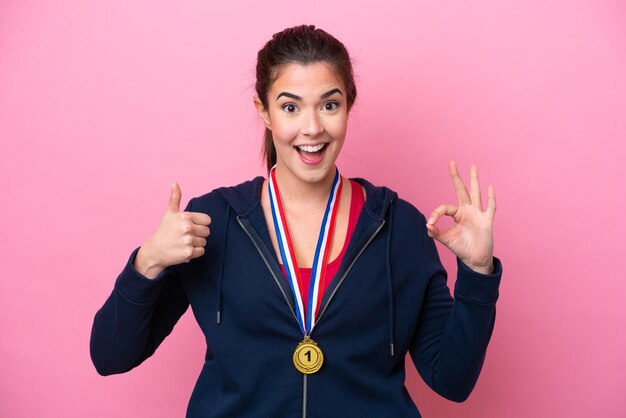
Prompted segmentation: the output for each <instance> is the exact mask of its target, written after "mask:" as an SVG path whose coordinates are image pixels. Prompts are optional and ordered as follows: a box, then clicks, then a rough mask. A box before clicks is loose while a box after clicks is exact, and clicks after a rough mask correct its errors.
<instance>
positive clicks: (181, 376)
mask: <svg viewBox="0 0 626 418" xmlns="http://www.w3.org/2000/svg"><path fill="white" fill-rule="evenodd" d="M381 4H382V3H381V2H372V3H371V4H370V5H368V4H367V3H364V2H362V1H359V2H357V1H347V2H331V1H326V0H323V1H316V2H303V1H262V2H261V1H258V2H256V1H255V2H252V1H251V2H247V3H245V4H240V3H239V2H209V1H197V0H194V1H184V2H174V1H164V0H159V1H155V0H150V1H147V0H142V1H119V0H114V1H109V2H86V1H78V0H58V1H54V2H50V1H44V0H39V1H37V0H0V139H1V141H0V176H1V177H0V179H1V183H0V190H1V191H2V192H1V195H2V204H1V205H0V211H1V216H0V223H1V225H0V227H1V228H0V231H1V234H2V240H1V241H0V261H1V270H0V271H1V272H2V273H1V276H0V329H1V332H2V333H1V335H0V416H2V417H11V418H13V417H29V418H30V417H65V418H72V417H93V418H98V417H110V416H115V417H175V416H183V415H184V411H185V409H186V406H187V401H188V399H189V396H190V394H191V391H192V387H193V385H194V383H195V380H196V378H197V375H198V373H199V371H200V367H201V365H202V361H203V355H204V346H203V344H204V341H203V337H202V335H201V333H200V332H199V329H198V327H197V325H196V324H195V322H194V321H193V318H192V316H191V314H190V313H189V312H188V313H187V314H186V315H185V316H184V317H183V319H182V320H181V322H180V323H179V324H178V326H177V327H176V329H175V330H174V332H173V334H172V335H171V336H170V337H169V338H168V339H167V340H166V341H165V342H164V344H163V345H162V346H161V348H160V349H159V350H158V351H157V353H156V355H155V356H154V357H152V358H151V359H149V360H148V361H146V362H145V363H144V364H143V365H142V366H141V367H139V368H137V369H135V370H133V371H132V372H130V373H127V374H124V375H118V376H112V377H107V378H104V377H100V376H99V375H97V373H96V371H95V369H94V368H93V366H92V364H91V361H90V359H89V350H88V342H89V334H90V327H91V323H92V319H93V315H94V314H95V312H96V310H97V309H98V308H99V307H100V306H101V304H102V303H103V302H104V300H105V298H106V297H107V296H108V294H109V292H110V290H111V289H112V286H113V282H114V279H115V277H116V276H117V274H118V273H119V271H120V270H121V268H122V267H123V265H124V263H125V262H126V260H127V257H128V255H129V254H130V252H131V251H132V250H133V249H134V248H135V247H137V246H139V245H141V243H142V241H143V240H144V239H146V238H147V237H148V236H149V234H150V233H151V231H152V230H153V229H154V228H155V227H156V225H157V223H158V221H159V219H160V216H161V213H162V212H163V210H164V209H165V206H166V204H167V199H168V196H169V183H170V181H172V180H176V181H178V182H179V183H180V185H181V187H182V191H183V199H184V200H185V201H186V200H187V199H188V198H190V197H192V196H196V195H200V194H203V193H205V192H207V191H209V190H211V189H213V188H215V187H218V186H223V185H230V184H235V183H239V182H241V181H243V180H246V179H249V178H251V177H253V176H255V175H258V174H263V165H262V162H261V160H260V157H259V149H260V144H261V133H262V130H261V128H262V125H261V123H260V122H259V120H258V117H257V116H256V115H255V113H254V110H253V106H252V96H253V90H252V88H251V87H252V85H253V83H254V64H255V58H256V52H257V51H258V49H259V48H260V47H262V45H263V43H264V42H265V41H266V40H267V39H269V37H270V36H271V35H272V34H273V33H274V32H276V31H279V30H281V29H283V28H284V27H287V26H292V25H295V24H300V23H314V24H316V25H318V26H320V27H322V28H325V29H326V30H328V31H329V32H331V33H332V34H334V35H335V36H337V37H338V38H339V39H340V40H342V41H343V42H344V43H345V44H346V45H347V47H348V48H349V50H350V51H351V53H352V55H353V58H354V61H355V68H356V72H357V74H358V88H359V97H358V99H357V103H356V105H355V107H354V109H353V112H352V115H351V120H350V129H349V133H348V138H347V143H346V146H345V148H344V150H343V153H342V156H341V157H340V161H339V166H340V168H341V170H342V173H344V174H346V175H348V176H362V177H366V178H368V179H369V180H370V181H372V182H374V183H377V184H384V185H387V186H389V187H391V188H393V189H395V190H397V191H398V192H399V193H400V195H401V196H402V197H404V198H405V199H407V200H409V201H410V202H412V203H413V204H414V205H416V206H417V207H418V208H419V209H420V210H422V211H423V212H425V213H429V212H430V211H431V210H432V209H434V208H435V207H436V206H437V205H438V204H439V203H444V202H454V194H453V191H452V187H451V186H450V184H449V179H448V177H447V162H448V160H450V159H456V160H457V161H458V163H459V165H460V167H461V169H462V170H463V174H464V176H465V177H466V178H467V173H468V171H469V164H470V163H472V162H476V163H478V165H479V168H480V170H481V179H482V181H483V183H484V185H485V186H486V184H488V183H491V184H494V186H495V189H496V194H497V198H498V213H497V215H496V254H497V255H498V256H499V257H500V258H501V259H502V260H503V263H504V269H505V274H504V278H503V282H502V287H501V297H500V301H499V304H498V315H497V321H496V327H495V331H494V334H493V338H492V342H491V344H490V346H489V350H488V354H487V359H486V363H485V367H484V369H483V373H482V375H481V378H480V380H479V382H478V385H477V386H476V389H475V390H474V392H473V394H472V395H471V396H470V398H469V400H468V401H467V402H466V403H464V404H454V403H452V402H449V401H446V400H444V399H441V398H439V397H437V396H436V395H435V394H433V393H432V392H431V391H430V390H429V389H428V388H427V387H425V385H424V384H423V383H422V381H421V379H420V378H419V376H418V375H417V373H416V372H415V370H414V369H413V367H412V365H410V366H409V367H408V370H409V371H408V377H407V386H408V387H409V389H410V392H411V394H412V396H413V398H414V399H415V401H416V403H417V404H418V406H419V408H420V410H421V411H422V413H423V415H424V416H425V417H468V418H478V417H481V418H485V417H487V418H490V417H508V418H516V417H589V416H594V417H615V418H617V417H624V416H626V397H625V396H624V388H625V387H626V373H625V372H626V356H625V355H624V353H626V310H625V307H624V305H623V301H624V297H623V294H624V292H625V291H626V284H625V283H624V279H625V277H624V273H623V270H624V268H623V266H622V264H621V262H622V261H623V260H622V258H624V244H623V242H624V240H623V236H624V232H625V231H626V216H624V214H623V213H622V212H623V210H624V207H625V204H626V192H625V190H626V188H625V187H624V184H625V180H626V176H625V175H624V168H623V164H624V159H625V157H626V147H625V143H626V122H625V120H626V6H625V5H624V2H623V1H610V0H597V1H581V0H569V1H565V0H556V1H537V0H531V1H526V2H520V1H510V0H505V1H495V0H494V1H475V2H467V1H448V2H440V1H432V0H429V1H420V2H406V3H405V2H400V1H387V2H385V4H386V6H385V7H382V6H381ZM440 252H441V254H442V257H443V259H444V262H445V264H446V266H447V267H448V268H449V270H450V271H451V273H452V276H454V271H455V265H454V260H453V259H452V258H451V257H450V255H449V253H448V252H447V251H446V250H445V249H444V248H441V247H440ZM450 283H451V284H453V280H451V282H450Z"/></svg>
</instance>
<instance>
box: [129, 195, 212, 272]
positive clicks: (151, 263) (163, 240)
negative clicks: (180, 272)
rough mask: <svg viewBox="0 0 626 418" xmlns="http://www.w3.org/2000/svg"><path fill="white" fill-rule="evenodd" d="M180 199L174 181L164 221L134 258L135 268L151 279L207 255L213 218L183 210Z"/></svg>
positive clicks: (162, 219)
mask: <svg viewBox="0 0 626 418" xmlns="http://www.w3.org/2000/svg"><path fill="white" fill-rule="evenodd" d="M180 199H181V192H180V187H178V184H177V183H172V193H171V195H170V201H169V203H168V205H167V209H166V210H165V214H163V217H162V218H161V223H160V224H159V226H158V228H157V230H156V231H155V232H154V234H153V235H152V236H151V237H150V238H149V239H148V240H147V241H146V242H145V243H144V244H143V245H142V246H141V248H140V249H139V251H138V252H137V256H136V257H135V263H134V267H135V269H136V270H137V272H139V273H140V274H142V275H143V276H145V277H147V278H149V279H154V278H155V277H157V276H158V275H159V273H161V272H162V271H163V270H164V269H165V268H167V267H169V266H173V265H176V264H180V263H185V262H188V261H189V260H191V259H194V258H198V257H200V256H202V255H204V246H205V245H206V237H208V236H209V224H210V223H211V218H210V217H209V215H207V214H205V213H199V212H181V211H180Z"/></svg>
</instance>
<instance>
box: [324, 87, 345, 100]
mask: <svg viewBox="0 0 626 418" xmlns="http://www.w3.org/2000/svg"><path fill="white" fill-rule="evenodd" d="M335 93H339V94H341V95H342V96H343V93H342V92H341V90H339V89H332V90H329V91H327V92H326V93H324V94H322V95H321V96H320V99H325V98H327V97H330V96H332V95H333V94H335Z"/></svg>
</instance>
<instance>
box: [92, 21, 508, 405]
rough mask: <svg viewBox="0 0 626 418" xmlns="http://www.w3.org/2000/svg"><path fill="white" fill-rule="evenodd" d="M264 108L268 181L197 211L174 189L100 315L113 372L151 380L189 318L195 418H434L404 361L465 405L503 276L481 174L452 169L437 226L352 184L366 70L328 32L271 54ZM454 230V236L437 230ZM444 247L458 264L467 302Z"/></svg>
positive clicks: (292, 38) (298, 33) (103, 355)
mask: <svg viewBox="0 0 626 418" xmlns="http://www.w3.org/2000/svg"><path fill="white" fill-rule="evenodd" d="M256 93H257V97H256V98H255V100H254V104H255V106H256V108H257V110H258V112H259V115H260V116H261V118H262V120H263V122H264V123H265V127H266V133H265V155H266V158H267V164H268V170H269V175H268V179H264V178H262V177H258V178H255V179H253V180H252V181H249V182H246V183H243V184H240V185H238V186H235V187H229V188H221V189H218V190H215V191H213V192H211V193H208V194H206V195H204V196H201V197H198V198H194V199H192V200H191V201H190V202H189V204H188V206H187V209H186V210H185V211H183V212H180V211H179V205H180V196H181V194H180V189H179V188H178V185H176V184H173V185H172V195H171V198H170V202H169V206H168V208H167V210H166V213H165V215H164V216H163V219H162V221H161V224H160V225H159V227H158V228H157V230H156V232H155V233H154V235H153V236H152V237H150V238H149V239H148V240H147V241H146V242H145V243H144V244H143V245H142V246H141V247H140V248H139V249H138V250H135V252H133V254H132V255H131V257H130V260H129V262H128V264H127V265H126V267H125V268H124V270H123V271H122V273H121V274H120V276H119V277H118V279H117V281H116V283H115V287H114V290H113V293H112V294H111V296H110V297H109V299H108V300H107V302H106V303H105V305H104V306H103V307H102V308H101V309H100V311H99V312H98V313H97V314H96V318H95V322H94V326H93V332H92V339H91V354H92V358H93V361H94V364H95V365H96V368H97V370H98V372H99V373H101V374H103V375H106V374H113V373H122V372H125V371H128V370H130V369H132V368H133V367H135V366H137V365H139V364H140V363H141V362H142V361H143V360H145V359H146V358H148V357H149V356H150V355H152V354H153V353H154V351H155V350H156V348H157V347H158V345H159V344H160V343H161V342H162V341H163V339H164V338H165V337H166V336H167V335H168V334H169V333H170V331H171V330H172V328H173V326H174V324H175V323H176V321H177V320H178V319H179V318H180V316H181V315H182V314H183V313H184V312H185V310H186V309H187V307H188V306H189V305H191V307H192V309H193V312H194V315H195V317H196V319H197V321H198V323H199V325H200V327H201V329H202V331H203V332H204V335H205V337H206V341H207V352H206V356H205V363H204V367H203V369H202V372H201V374H200V377H199V379H198V382H197V384H196V386H195V389H194V392H193V394H192V396H191V400H190V402H189V407H188V411H187V415H188V416H189V417H223V416H233V417H247V416H250V417H294V416H309V417H419V416H420V415H419V412H418V411H417V408H416V407H415V405H414V404H413V402H412V400H411V398H410V397H409V395H408V393H407V391H406V388H405V386H404V378H405V370H404V360H405V355H406V353H407V352H408V353H410V355H411V356H412V358H413V361H414V363H415V365H416V367H417V368H418V370H419V372H420V374H421V376H422V377H423V378H424V380H425V381H426V383H428V385H429V386H430V387H432V388H433V389H434V390H435V391H437V392H438V393H440V394H441V395H443V396H445V397H447V398H449V399H452V400H455V401H462V400H464V399H465V398H466V397H467V396H468V395H469V393H470V391H471V390H472V388H473V386H474V384H475V382H476V379H477V378H478V375H479V372H480V369H481V366H482V362H483V359H484V356H485V350H486V347H487V344H488V341H489V338H490V336H491V332H492V329H493V324H494V318H495V302H496V299H497V296H498V285H499V280H500V275H501V271H502V270H501V266H500V263H499V261H498V260H497V259H496V258H494V257H493V255H492V252H493V238H492V224H493V216H494V212H495V197H494V193H493V190H492V189H491V188H489V193H488V195H489V203H488V206H487V209H486V210H483V209H482V207H481V203H480V190H479V183H478V173H477V170H476V167H474V166H473V167H472V172H471V188H470V193H468V192H467V190H466V188H465V186H464V184H463V182H462V181H461V179H460V177H459V175H458V172H457V169H456V166H455V165H454V163H451V165H450V174H451V178H452V181H453V184H454V187H455V190H456V193H457V196H458V200H459V206H458V207H455V206H451V205H442V206H440V207H439V208H437V209H436V210H435V211H434V212H433V214H432V216H431V217H430V219H429V220H428V222H427V221H426V219H425V218H424V217H423V216H422V215H421V214H420V213H419V212H418V211H417V210H416V209H415V208H414V207H413V206H412V205H410V204H409V203H407V202H405V201H403V200H402V199H399V198H398V197H397V195H396V193H394V192H392V191H391V190H389V189H387V188H384V187H375V186H373V185H372V184H370V183H368V182H367V181H365V180H362V179H358V180H348V179H345V178H342V177H341V176H340V175H339V172H338V170H337V168H336V167H335V161H336V159H337V156H338V155H339V152H340V151H341V147H342V145H343V142H344V139H345V136H346V128H347V121H348V114H349V111H350V108H351V106H352V104H353V103H354V100H355V98H356V87H355V84H354V78H353V74H352V66H351V64H350V59H349V56H348V53H347V51H346V49H345V47H344V46H343V44H341V43H340V42H339V41H337V40H336V39H335V38H333V37H332V36H330V35H329V34H327V33H326V32H324V31H322V30H320V29H315V28H314V27H313V26H300V27H295V28H290V29H286V30H284V31H282V32H280V33H277V34H275V35H274V36H273V38H272V40H270V41H269V42H268V43H267V44H266V45H265V47H264V48H263V49H262V50H261V51H259V54H258V60H257V83H256ZM441 216H452V217H453V218H454V220H455V224H454V226H453V227H452V228H450V229H449V230H447V231H440V230H439V229H438V228H437V226H436V224H437V221H438V219H439V218H440V217H441ZM209 224H210V230H209ZM320 225H321V227H320ZM430 237H434V238H436V239H438V240H440V241H441V242H442V243H444V244H445V245H446V246H447V247H448V248H450V249H451V250H452V251H453V252H454V254H456V256H457V257H458V278H457V282H456V286H455V298H454V301H453V299H452V297H451V296H450V292H449V290H448V287H447V286H446V273H445V271H444V269H443V267H442V266H441V263H440V261H439V258H438V255H437V251H436V249H435V245H434V242H433V240H432V239H431V238H430Z"/></svg>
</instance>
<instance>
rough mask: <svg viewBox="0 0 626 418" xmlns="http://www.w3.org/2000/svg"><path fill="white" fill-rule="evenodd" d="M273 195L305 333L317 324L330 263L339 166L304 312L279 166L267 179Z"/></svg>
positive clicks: (289, 277)
mask: <svg viewBox="0 0 626 418" xmlns="http://www.w3.org/2000/svg"><path fill="white" fill-rule="evenodd" d="M267 184H268V189H269V197H270V206H271V208H272V218H273V220H274V228H275V230H276V239H277V241H278V248H279V250H280V257H281V258H282V260H283V265H284V266H285V272H286V273H287V281H288V282H289V287H290V288H291V291H292V292H293V297H294V300H295V301H296V318H297V319H298V324H299V325H300V329H301V330H302V332H303V333H304V335H309V334H310V333H311V331H312V330H313V327H315V320H316V318H317V313H318V310H319V307H320V304H321V302H322V291H323V287H322V285H323V283H324V282H325V279H326V268H327V266H328V257H329V255H330V246H331V242H332V236H333V230H334V227H335V219H336V217H337V208H338V207H339V204H338V203H339V196H340V195H341V186H342V181H341V176H340V175H339V170H337V169H336V172H335V178H334V179H333V184H332V187H331V189H330V195H329V196H328V202H327V203H326V210H325V212H324V218H323V219H322V226H321V228H320V233H319V236H318V239H317V245H316V246H315V256H314V258H313V266H312V271H311V282H310V286H309V296H308V312H305V309H304V304H303V301H302V292H301V291H300V290H301V286H302V280H301V279H300V269H299V268H298V262H297V260H296V256H295V253H294V250H293V245H292V242H291V236H290V235H289V228H288V226H287V218H286V217H285V211H284V208H283V203H282V200H281V198H280V192H279V190H278V183H277V182H276V166H274V167H273V168H272V170H271V171H270V175H269V180H268V182H267Z"/></svg>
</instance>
